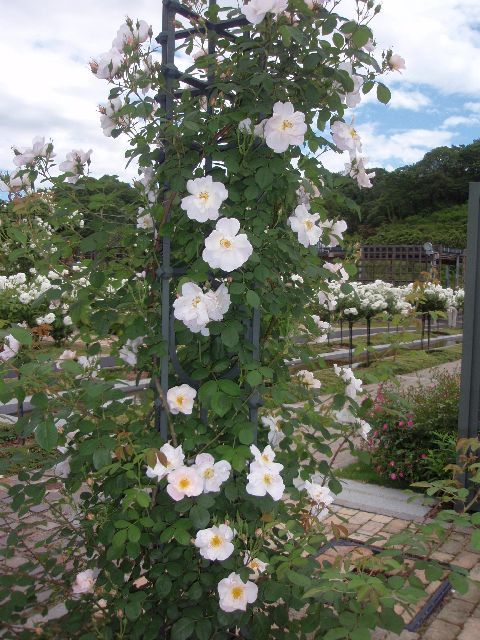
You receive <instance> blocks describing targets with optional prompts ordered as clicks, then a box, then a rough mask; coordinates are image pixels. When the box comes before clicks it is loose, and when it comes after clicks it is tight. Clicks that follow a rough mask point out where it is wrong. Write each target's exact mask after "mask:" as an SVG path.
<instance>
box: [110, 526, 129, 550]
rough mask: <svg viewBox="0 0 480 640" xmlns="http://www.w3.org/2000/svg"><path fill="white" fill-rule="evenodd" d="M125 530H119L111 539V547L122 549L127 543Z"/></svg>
mask: <svg viewBox="0 0 480 640" xmlns="http://www.w3.org/2000/svg"><path fill="white" fill-rule="evenodd" d="M127 531H128V530H127V529H119V531H117V532H116V533H115V535H114V536H113V538H112V545H113V546H114V547H117V548H119V547H120V548H121V547H123V545H124V544H125V542H126V541H127Z"/></svg>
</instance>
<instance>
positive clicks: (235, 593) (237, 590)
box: [232, 587, 243, 600]
mask: <svg viewBox="0 0 480 640" xmlns="http://www.w3.org/2000/svg"><path fill="white" fill-rule="evenodd" d="M242 595H243V587H233V589H232V598H233V599H234V600H238V599H239V598H241V597H242Z"/></svg>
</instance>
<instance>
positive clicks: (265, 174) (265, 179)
mask: <svg viewBox="0 0 480 640" xmlns="http://www.w3.org/2000/svg"><path fill="white" fill-rule="evenodd" d="M255 182H256V183H257V184H258V186H259V187H260V188H261V189H266V188H267V187H269V186H270V185H271V184H272V183H273V174H272V172H271V171H270V169H269V168H268V167H266V166H264V167H260V168H259V169H258V170H257V172H256V173H255Z"/></svg>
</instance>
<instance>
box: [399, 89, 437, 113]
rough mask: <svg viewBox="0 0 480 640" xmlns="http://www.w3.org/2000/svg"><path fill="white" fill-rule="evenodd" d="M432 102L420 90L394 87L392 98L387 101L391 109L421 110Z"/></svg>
mask: <svg viewBox="0 0 480 640" xmlns="http://www.w3.org/2000/svg"><path fill="white" fill-rule="evenodd" d="M431 104H432V101H431V99H430V98H429V97H428V96H427V95H425V94H424V93H422V92H421V91H415V90H414V91H411V90H408V89H407V90H403V89H397V88H394V89H393V90H392V99H391V100H390V102H389V103H388V106H389V107H390V108H391V109H409V110H410V111H421V110H423V109H425V108H426V107H430V106H431Z"/></svg>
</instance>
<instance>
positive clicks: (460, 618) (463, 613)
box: [438, 598, 475, 626]
mask: <svg viewBox="0 0 480 640" xmlns="http://www.w3.org/2000/svg"><path fill="white" fill-rule="evenodd" d="M474 606H475V605H474V604H473V603H472V602H468V601H466V600H458V599H457V598H453V599H452V600H450V602H449V603H448V604H446V605H445V606H444V607H442V609H441V610H440V612H439V614H438V618H439V619H440V620H446V621H447V622H450V623H451V624H458V625H459V626H462V625H463V624H464V622H465V620H466V619H467V618H468V616H469V614H470V613H471V611H472V610H473V608H474Z"/></svg>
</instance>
